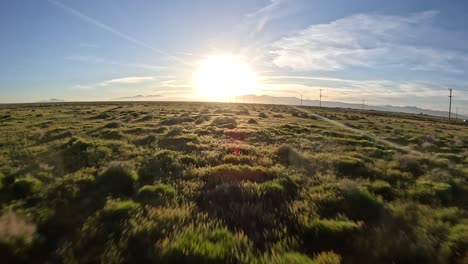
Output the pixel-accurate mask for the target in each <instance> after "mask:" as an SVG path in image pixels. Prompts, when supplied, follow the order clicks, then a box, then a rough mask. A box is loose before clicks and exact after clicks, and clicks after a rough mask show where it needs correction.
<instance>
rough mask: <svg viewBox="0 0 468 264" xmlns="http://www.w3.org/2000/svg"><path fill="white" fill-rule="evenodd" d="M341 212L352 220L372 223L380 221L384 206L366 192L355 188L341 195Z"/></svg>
mask: <svg viewBox="0 0 468 264" xmlns="http://www.w3.org/2000/svg"><path fill="white" fill-rule="evenodd" d="M343 198H344V199H343V201H342V203H341V204H340V207H341V210H343V212H344V213H345V214H346V215H347V216H348V217H349V218H351V219H352V220H356V221H359V220H362V221H364V222H366V223H373V222H376V221H377V220H379V219H380V217H381V216H382V214H383V212H384V204H383V203H382V201H381V200H380V199H378V198H377V197H376V196H374V195H372V194H371V193H369V192H368V191H367V190H364V189H361V188H355V189H353V190H350V191H348V192H346V193H344V194H343Z"/></svg>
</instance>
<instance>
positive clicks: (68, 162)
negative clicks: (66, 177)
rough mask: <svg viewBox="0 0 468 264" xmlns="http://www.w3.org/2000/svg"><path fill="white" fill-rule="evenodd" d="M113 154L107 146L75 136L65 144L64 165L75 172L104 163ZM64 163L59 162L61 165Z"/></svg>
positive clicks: (58, 165) (66, 168)
mask: <svg viewBox="0 0 468 264" xmlns="http://www.w3.org/2000/svg"><path fill="white" fill-rule="evenodd" d="M110 156H111V150H110V149H109V148H107V147H105V146H101V145H98V144H96V143H91V142H88V141H85V140H83V139H81V138H77V137H73V138H71V139H70V140H69V141H68V142H67V143H66V144H65V145H64V153H63V166H64V169H65V170H66V171H69V172H73V171H77V170H79V169H81V168H84V167H93V166H96V167H97V166H100V165H103V164H104V163H105V162H106V161H107V160H108V159H109V158H110ZM61 165H62V164H61V163H59V164H57V167H60V166H61Z"/></svg>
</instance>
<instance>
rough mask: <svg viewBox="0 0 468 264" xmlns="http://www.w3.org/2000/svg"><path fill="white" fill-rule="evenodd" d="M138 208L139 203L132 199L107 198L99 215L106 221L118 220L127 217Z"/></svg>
mask: <svg viewBox="0 0 468 264" xmlns="http://www.w3.org/2000/svg"><path fill="white" fill-rule="evenodd" d="M139 209H140V205H139V204H138V203H135V202H134V201H132V200H118V199H117V200H107V201H106V204H105V205H104V208H103V209H102V215H101V216H102V217H103V219H106V221H118V220H122V219H126V218H128V217H129V216H130V215H132V214H134V213H136V211H138V210H139Z"/></svg>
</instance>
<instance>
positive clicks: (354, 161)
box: [335, 157, 371, 178]
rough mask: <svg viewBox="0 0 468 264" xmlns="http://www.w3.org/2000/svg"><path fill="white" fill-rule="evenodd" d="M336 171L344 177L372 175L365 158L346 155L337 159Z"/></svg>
mask: <svg viewBox="0 0 468 264" xmlns="http://www.w3.org/2000/svg"><path fill="white" fill-rule="evenodd" d="M335 169H336V173H337V174H338V175H339V176H342V177H353V178H357V177H367V176H369V175H371V172H370V171H369V168H368V167H367V166H366V164H365V163H364V161H363V160H361V159H358V158H354V157H346V158H342V159H339V160H337V161H336V163H335Z"/></svg>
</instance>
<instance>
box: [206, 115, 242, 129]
mask: <svg viewBox="0 0 468 264" xmlns="http://www.w3.org/2000/svg"><path fill="white" fill-rule="evenodd" d="M211 124H212V125H214V126H217V127H221V128H229V129H233V128H236V127H237V122H236V119H235V118H234V117H227V116H225V117H216V118H215V119H213V121H212V122H211Z"/></svg>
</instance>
